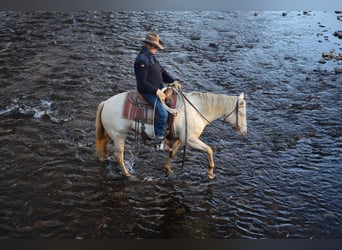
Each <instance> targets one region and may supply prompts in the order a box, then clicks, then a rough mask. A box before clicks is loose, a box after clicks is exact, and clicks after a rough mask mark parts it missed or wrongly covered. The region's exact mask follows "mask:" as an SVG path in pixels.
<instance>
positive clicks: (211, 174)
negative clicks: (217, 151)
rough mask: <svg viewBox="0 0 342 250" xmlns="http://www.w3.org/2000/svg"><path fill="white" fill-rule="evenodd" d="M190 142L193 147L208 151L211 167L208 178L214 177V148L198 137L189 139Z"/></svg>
mask: <svg viewBox="0 0 342 250" xmlns="http://www.w3.org/2000/svg"><path fill="white" fill-rule="evenodd" d="M188 143H189V145H190V146H191V147H193V148H195V149H198V150H201V151H204V152H207V154H208V162H209V168H208V173H207V174H208V178H209V179H211V180H212V179H214V157H213V150H212V149H211V147H210V146H208V145H207V144H205V143H204V142H202V141H201V140H200V139H198V138H191V139H189V140H188Z"/></svg>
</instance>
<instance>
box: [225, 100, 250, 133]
mask: <svg viewBox="0 0 342 250" xmlns="http://www.w3.org/2000/svg"><path fill="white" fill-rule="evenodd" d="M224 120H225V122H227V123H230V124H231V125H232V127H233V128H234V129H235V131H236V133H237V134H238V135H240V136H243V135H245V134H246V133H247V113H246V101H245V100H244V93H241V94H240V95H239V96H238V97H237V100H236V104H235V109H234V110H233V111H232V112H230V113H229V114H227V115H226V116H225V118H224Z"/></svg>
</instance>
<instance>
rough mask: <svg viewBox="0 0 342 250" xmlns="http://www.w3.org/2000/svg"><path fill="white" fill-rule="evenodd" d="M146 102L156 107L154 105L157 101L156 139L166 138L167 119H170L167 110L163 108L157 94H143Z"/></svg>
mask: <svg viewBox="0 0 342 250" xmlns="http://www.w3.org/2000/svg"><path fill="white" fill-rule="evenodd" d="M141 95H142V96H143V97H144V98H145V100H146V101H147V102H148V103H149V104H150V105H151V106H152V107H154V104H155V102H156V100H157V103H156V104H155V105H156V110H155V112H156V115H157V117H155V120H154V133H155V136H156V137H164V136H165V131H166V122H167V117H168V112H167V110H166V109H165V108H164V107H163V105H162V104H161V102H160V100H159V98H158V96H157V95H155V94H145V93H144V94H141Z"/></svg>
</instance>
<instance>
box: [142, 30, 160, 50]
mask: <svg viewBox="0 0 342 250" xmlns="http://www.w3.org/2000/svg"><path fill="white" fill-rule="evenodd" d="M141 41H142V42H146V43H149V44H152V45H155V46H157V47H158V48H159V49H164V45H163V43H162V41H160V38H159V35H158V34H155V33H147V35H146V36H145V37H144V38H142V39H141Z"/></svg>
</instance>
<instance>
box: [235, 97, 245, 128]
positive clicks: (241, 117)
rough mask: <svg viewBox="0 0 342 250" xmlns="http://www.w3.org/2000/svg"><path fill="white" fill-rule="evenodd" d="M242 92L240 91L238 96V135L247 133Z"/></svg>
mask: <svg viewBox="0 0 342 250" xmlns="http://www.w3.org/2000/svg"><path fill="white" fill-rule="evenodd" d="M243 98H244V93H241V94H240V95H239V97H238V100H237V101H238V102H239V105H238V107H239V110H238V114H237V115H238V127H239V129H238V131H237V133H238V134H239V135H245V134H246V133H247V114H246V101H245V100H244V99H243Z"/></svg>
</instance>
